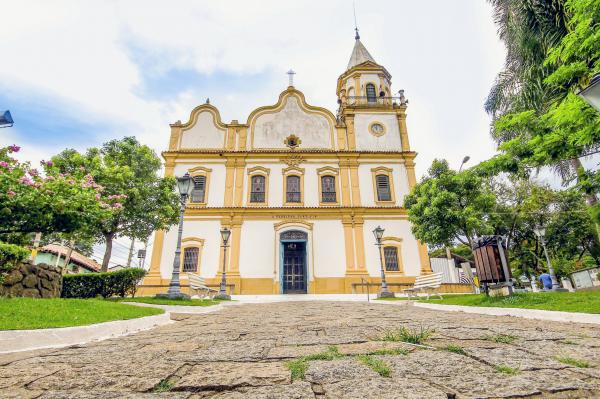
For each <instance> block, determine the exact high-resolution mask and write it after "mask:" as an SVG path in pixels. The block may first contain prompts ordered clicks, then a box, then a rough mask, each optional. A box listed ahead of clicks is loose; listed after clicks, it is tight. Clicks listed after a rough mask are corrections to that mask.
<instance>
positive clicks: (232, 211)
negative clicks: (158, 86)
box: [140, 32, 431, 295]
mask: <svg viewBox="0 0 600 399" xmlns="http://www.w3.org/2000/svg"><path fill="white" fill-rule="evenodd" d="M336 93H337V97H338V104H339V109H338V110H337V112H336V114H334V113H332V112H331V111H329V110H327V109H325V108H321V107H317V106H313V105H309V104H308V103H307V101H306V99H305V98H304V95H303V94H302V92H300V91H299V90H297V89H296V88H295V87H294V86H293V82H292V79H291V78H290V86H289V87H288V88H287V89H286V90H285V91H283V92H282V93H281V94H280V95H279V99H278V100H277V103H276V104H274V105H267V106H262V107H259V108H257V109H255V110H254V111H252V113H250V115H249V117H248V119H247V121H246V122H245V123H240V122H238V121H237V120H233V121H231V122H230V123H224V122H223V121H222V120H221V117H220V115H219V110H218V109H217V108H216V107H214V106H213V105H211V104H208V103H206V104H202V105H200V106H198V107H196V108H194V109H193V110H192V112H191V115H190V118H189V120H188V121H187V122H186V123H181V122H176V123H174V124H172V125H171V136H170V141H169V148H168V150H167V151H165V152H163V154H162V155H163V157H164V159H165V174H166V175H171V176H173V175H174V176H182V175H184V174H185V173H186V172H188V173H189V174H190V175H191V176H192V177H193V185H194V187H193V191H192V194H191V195H190V197H189V201H188V204H187V206H186V210H185V216H184V224H183V239H182V255H181V283H182V287H183V289H182V290H183V291H184V292H187V288H186V286H187V280H186V273H195V274H199V275H200V276H202V277H204V278H205V281H206V283H207V285H209V286H213V287H215V288H217V287H218V285H219V282H220V280H221V270H222V264H223V256H224V253H223V247H222V245H221V244H222V243H221V235H220V230H221V228H222V227H227V228H229V229H230V230H231V238H230V240H229V241H230V247H229V248H228V251H227V256H226V275H227V283H228V288H229V291H230V293H232V294H287V293H295V294H298V293H311V294H313V293H314V294H322V293H323V294H324V293H327V294H331V293H352V292H356V291H359V292H362V291H361V290H360V289H358V287H362V286H361V283H362V282H370V283H372V284H379V282H380V281H381V279H380V253H379V249H378V247H377V246H376V245H375V238H374V236H373V234H372V231H373V230H374V229H375V228H376V227H377V226H381V227H382V228H384V229H385V233H384V237H383V246H382V248H381V251H382V257H383V260H384V261H383V263H384V265H385V272H386V279H387V281H388V284H389V285H390V288H391V289H392V290H395V291H397V290H398V288H400V286H401V285H403V284H404V285H406V284H411V283H413V282H414V279H415V277H416V276H418V275H420V274H421V273H430V272H431V268H430V263H429V259H428V255H427V248H426V246H425V245H424V244H423V243H420V242H419V241H418V240H417V239H416V238H415V237H414V236H413V234H412V233H411V225H410V222H409V221H408V216H407V211H406V209H405V208H404V207H403V198H404V196H405V195H406V194H408V193H409V192H410V189H411V188H412V187H413V186H414V185H415V183H416V179H415V162H414V160H415V156H416V153H415V152H414V151H412V150H411V148H410V145H409V139H408V131H407V127H406V109H407V101H406V99H405V98H404V95H403V92H402V91H400V92H399V94H400V95H399V96H397V97H393V96H392V93H393V91H392V87H391V76H390V74H389V72H388V71H387V70H386V68H384V67H383V66H381V65H379V64H377V63H376V62H375V60H374V59H373V57H372V56H371V55H370V54H369V52H368V51H367V49H366V48H365V47H364V45H363V44H362V42H361V40H360V37H359V36H358V32H357V34H356V37H355V43H354V49H353V50H352V55H351V56H350V61H349V63H348V67H347V69H346V71H345V72H344V73H342V74H341V75H340V76H339V78H338V81H337V89H336ZM176 244H177V229H176V228H172V229H170V230H169V231H158V232H156V233H155V237H154V244H153V248H152V258H151V262H150V269H149V273H148V275H147V276H146V278H145V279H144V282H143V285H142V287H141V288H140V294H141V295H152V294H156V293H162V292H166V290H167V287H168V285H169V282H170V277H171V271H172V265H173V256H174V253H175V248H176ZM375 290H376V288H371V292H373V291H375Z"/></svg>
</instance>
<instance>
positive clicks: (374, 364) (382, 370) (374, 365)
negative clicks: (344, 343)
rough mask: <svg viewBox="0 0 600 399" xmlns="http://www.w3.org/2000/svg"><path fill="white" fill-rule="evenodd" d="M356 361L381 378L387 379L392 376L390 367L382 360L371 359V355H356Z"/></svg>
mask: <svg viewBox="0 0 600 399" xmlns="http://www.w3.org/2000/svg"><path fill="white" fill-rule="evenodd" d="M357 358H358V360H360V361H361V362H362V363H364V364H366V365H367V366H369V367H370V368H371V369H373V371H375V372H376V373H377V374H379V375H380V376H382V377H386V378H387V377H389V376H390V375H391V374H392V370H391V369H390V366H388V365H387V364H386V363H385V362H384V361H383V360H381V359H378V358H376V357H373V356H371V355H358V356H357Z"/></svg>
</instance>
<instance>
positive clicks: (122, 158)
mask: <svg viewBox="0 0 600 399" xmlns="http://www.w3.org/2000/svg"><path fill="white" fill-rule="evenodd" d="M52 161H53V162H54V164H55V166H56V168H58V169H59V170H60V171H61V172H73V171H76V170H82V171H85V172H86V173H89V174H90V175H92V176H93V177H94V179H95V181H97V182H98V183H99V184H101V185H102V186H103V188H104V192H106V193H107V194H108V195H109V198H116V199H120V200H121V201H122V206H121V212H119V213H116V214H114V215H112V216H111V217H109V218H106V219H104V220H103V221H102V222H101V223H100V224H99V225H98V226H97V229H96V232H97V235H98V238H99V239H100V240H102V241H104V242H105V243H106V250H105V253H104V258H103V261H102V271H106V270H108V263H109V261H110V257H111V253H112V243H113V240H114V239H115V238H116V237H118V236H127V237H130V238H136V239H140V240H142V241H144V240H146V239H147V238H148V237H149V236H150V234H151V233H152V231H154V230H158V229H164V228H167V227H168V226H171V225H172V224H175V223H176V222H177V220H178V215H179V196H178V195H177V194H176V193H175V179H174V178H172V177H165V178H161V177H159V176H158V172H159V170H160V167H161V162H160V159H159V158H158V156H157V155H156V154H155V153H154V151H153V150H152V149H150V148H149V147H148V146H145V145H142V144H140V143H139V142H138V141H137V140H136V139H135V138H134V137H126V138H124V139H122V140H112V141H109V142H107V143H105V144H104V145H103V146H102V147H101V148H91V149H89V150H88V151H87V152H86V153H85V154H80V153H78V152H77V151H75V150H72V149H67V150H65V151H63V152H62V153H60V154H58V155H57V156H55V157H53V158H52Z"/></svg>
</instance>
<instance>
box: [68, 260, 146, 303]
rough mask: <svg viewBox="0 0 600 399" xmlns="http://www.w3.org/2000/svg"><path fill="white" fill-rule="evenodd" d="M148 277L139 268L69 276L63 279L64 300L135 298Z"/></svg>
mask: <svg viewBox="0 0 600 399" xmlns="http://www.w3.org/2000/svg"><path fill="white" fill-rule="evenodd" d="M145 275H146V271H145V270H144V269H140V268H137V267H133V268H129V269H123V270H119V271H116V272H106V273H83V274H67V275H65V276H64V278H63V288H62V294H61V297H63V298H95V297H97V296H102V297H104V298H109V297H111V296H115V295H118V296H120V297H121V298H124V297H125V296H127V295H131V296H135V292H136V291H137V285H138V283H139V282H140V281H142V278H144V276H145Z"/></svg>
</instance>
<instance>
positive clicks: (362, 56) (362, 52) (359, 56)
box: [347, 29, 376, 69]
mask: <svg viewBox="0 0 600 399" xmlns="http://www.w3.org/2000/svg"><path fill="white" fill-rule="evenodd" d="M354 38H355V39H356V41H355V42H354V48H353V49H352V55H351V56H350V61H348V68H347V69H350V68H352V67H353V66H356V65H358V64H362V63H363V62H367V61H371V62H374V63H376V62H375V60H374V59H373V57H372V56H371V54H369V52H368V51H367V49H366V48H365V46H364V45H363V44H362V42H361V41H360V36H359V35H358V29H356V36H355V37H354Z"/></svg>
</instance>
